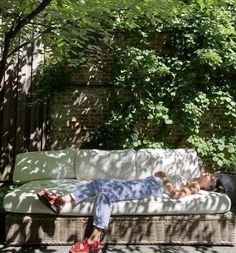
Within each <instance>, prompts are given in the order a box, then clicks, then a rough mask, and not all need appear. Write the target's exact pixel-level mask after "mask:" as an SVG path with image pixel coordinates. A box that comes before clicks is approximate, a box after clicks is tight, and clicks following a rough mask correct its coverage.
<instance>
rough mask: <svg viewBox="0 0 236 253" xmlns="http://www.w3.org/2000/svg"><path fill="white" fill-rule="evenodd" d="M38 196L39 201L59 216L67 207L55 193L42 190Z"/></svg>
mask: <svg viewBox="0 0 236 253" xmlns="http://www.w3.org/2000/svg"><path fill="white" fill-rule="evenodd" d="M37 196H38V198H39V200H40V201H41V202H42V203H43V204H44V205H45V206H47V207H48V208H49V209H50V210H51V211H53V212H54V213H55V214H59V213H60V211H61V209H62V208H63V207H64V205H65V202H64V201H62V199H60V198H59V197H58V196H57V194H55V193H53V192H48V191H46V190H42V191H41V192H39V193H37Z"/></svg>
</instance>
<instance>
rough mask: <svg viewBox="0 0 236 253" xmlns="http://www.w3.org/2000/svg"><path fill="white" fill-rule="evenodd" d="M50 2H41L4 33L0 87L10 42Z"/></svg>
mask: <svg viewBox="0 0 236 253" xmlns="http://www.w3.org/2000/svg"><path fill="white" fill-rule="evenodd" d="M51 2H52V0H42V2H41V3H40V4H39V5H38V7H36V8H35V9H34V10H33V11H32V12H31V13H29V14H28V15H27V16H26V17H24V18H22V19H21V20H19V22H18V23H17V24H16V26H15V27H14V26H13V25H12V27H11V28H10V30H9V31H8V32H6V33H5V38H4V49H3V53H2V58H1V60H0V85H1V84H2V80H3V77H4V73H5V71H6V63H7V59H8V54H9V50H10V45H11V40H12V39H14V38H15V37H16V35H17V34H18V33H19V32H20V31H21V29H22V28H23V27H24V26H26V25H27V24H29V22H30V21H31V20H32V19H34V18H35V17H36V16H37V15H38V14H39V13H41V12H42V11H43V10H44V9H45V8H46V7H47V6H48V5H49V4H50V3H51Z"/></svg>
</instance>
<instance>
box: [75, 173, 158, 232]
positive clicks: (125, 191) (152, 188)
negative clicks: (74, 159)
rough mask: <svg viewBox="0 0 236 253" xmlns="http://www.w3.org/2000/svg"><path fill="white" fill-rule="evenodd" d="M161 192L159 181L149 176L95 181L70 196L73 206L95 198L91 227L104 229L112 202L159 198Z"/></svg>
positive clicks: (81, 186) (77, 189) (78, 188)
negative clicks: (136, 178)
mask: <svg viewBox="0 0 236 253" xmlns="http://www.w3.org/2000/svg"><path fill="white" fill-rule="evenodd" d="M162 192H163V185H162V181H161V179H159V178H157V177H154V176H150V177H147V178H145V179H139V180H121V179H96V180H93V181H91V182H89V183H86V184H83V185H80V186H78V187H77V188H76V189H75V190H74V191H73V192H72V193H71V196H72V198H73V199H74V201H75V204H78V203H80V202H82V201H84V200H86V199H88V198H91V197H96V202H95V210H94V211H95V213H94V220H93V225H94V226H96V227H99V228H103V229H105V228H107V227H108V224H109V220H110V216H111V212H112V203H113V202H117V201H121V200H132V199H142V198H147V197H151V196H159V195H160V194H161V193H162Z"/></svg>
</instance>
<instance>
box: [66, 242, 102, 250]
mask: <svg viewBox="0 0 236 253" xmlns="http://www.w3.org/2000/svg"><path fill="white" fill-rule="evenodd" d="M100 249H101V241H100V240H98V241H94V242H92V243H89V242H88V240H87V239H84V240H83V241H82V242H76V243H75V244H74V245H72V247H71V248H70V250H69V252H70V253H77V252H98V251H99V250H100Z"/></svg>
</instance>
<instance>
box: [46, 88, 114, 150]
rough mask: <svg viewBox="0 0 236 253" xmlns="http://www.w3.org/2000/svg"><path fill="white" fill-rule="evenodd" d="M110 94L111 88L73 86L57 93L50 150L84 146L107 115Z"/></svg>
mask: <svg viewBox="0 0 236 253" xmlns="http://www.w3.org/2000/svg"><path fill="white" fill-rule="evenodd" d="M110 94H111V88H110V87H109V86H108V87H106V86H100V87H96V86H81V87H79V86H72V87H68V88H67V89H66V90H63V91H58V92H56V94H55V95H54V97H53V100H52V101H51V106H50V107H51V112H50V119H49V126H50V129H49V145H50V148H53V149H63V148H67V147H74V148H78V147H80V145H81V143H82V142H83V139H84V137H85V135H86V133H87V132H88V131H90V130H93V129H96V128H97V127H98V126H99V125H101V123H102V122H103V119H104V117H105V116H106V115H107V113H108V108H109V101H110Z"/></svg>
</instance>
